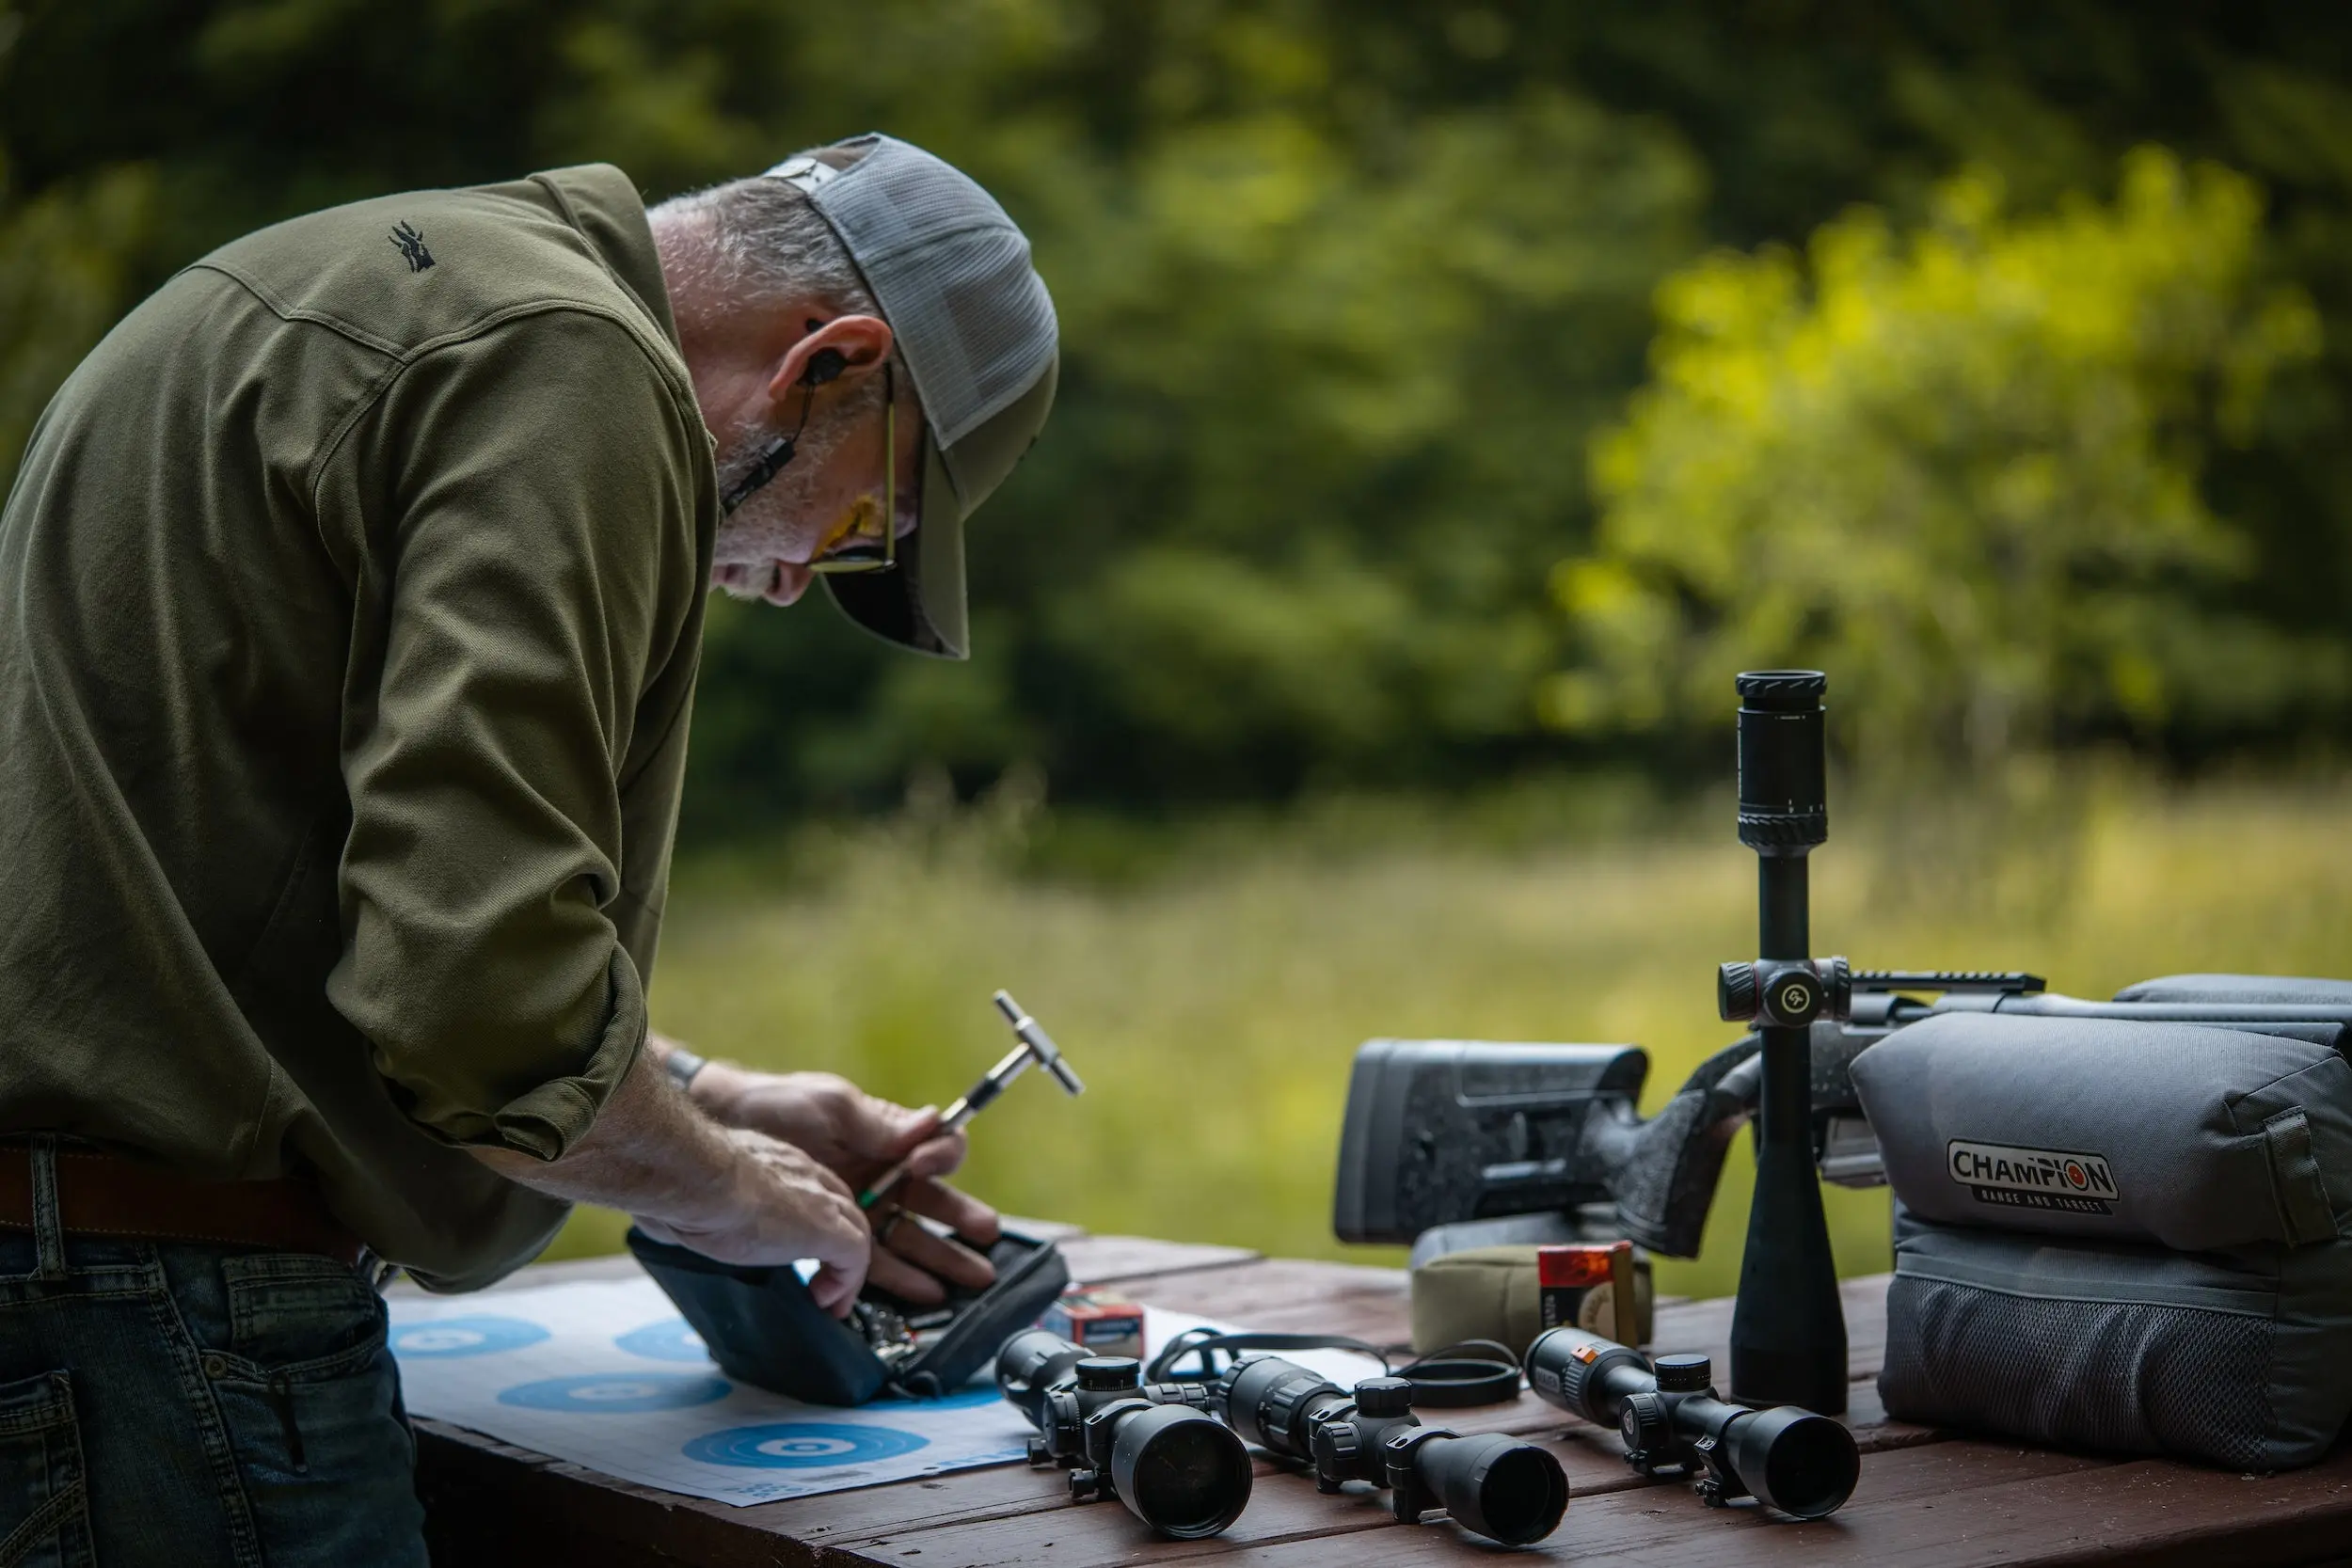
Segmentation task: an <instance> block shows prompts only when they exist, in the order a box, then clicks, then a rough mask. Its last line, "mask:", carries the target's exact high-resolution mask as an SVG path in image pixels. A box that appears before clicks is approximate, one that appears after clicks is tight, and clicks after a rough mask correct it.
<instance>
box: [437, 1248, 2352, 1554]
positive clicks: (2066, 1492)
mask: <svg viewBox="0 0 2352 1568" xmlns="http://www.w3.org/2000/svg"><path fill="white" fill-rule="evenodd" d="M1062 1244H1063V1248H1064V1250H1065V1251H1066V1252H1067V1253H1068V1254H1069V1257H1070V1265H1071V1272H1072V1274H1073V1276H1074V1277H1076V1278H1080V1279H1084V1280H1087V1281H1089V1283H1098V1284H1119V1285H1120V1286H1122V1287H1123V1288H1124V1289H1125V1290H1126V1291H1128V1293H1129V1294H1131V1295H1134V1296H1136V1297H1137V1298H1139V1299H1142V1300H1147V1301H1150V1302H1152V1304H1153V1305H1155V1306H1162V1307H1174V1308H1178V1309H1181V1310H1186V1311H1192V1312H1198V1313H1200V1314H1201V1315H1203V1316H1211V1317H1216V1318H1220V1319H1223V1320H1225V1321H1228V1322H1232V1323H1246V1324H1248V1326H1250V1327H1252V1328H1264V1329H1297V1330H1310V1331H1317V1332H1327V1333H1339V1334H1349V1335H1354V1336H1356V1337H1358V1338H1364V1339H1370V1340H1374V1341H1375V1342H1387V1341H1395V1340H1401V1339H1403V1338H1406V1321H1407V1309H1406V1308H1407V1302H1406V1279H1405V1275H1404V1274H1403V1272H1402V1271H1400V1270H1395V1269H1376V1268H1363V1267H1358V1266H1353V1265H1349V1264H1344V1263H1322V1262H1306V1261H1300V1260H1295V1259H1268V1258H1261V1257H1258V1256H1257V1255H1256V1254H1254V1253H1249V1252H1245V1251H1242V1250H1239V1249H1237V1248H1232V1247H1214V1246H1199V1245H1189V1244H1184V1243H1168V1242H1152V1241H1145V1240H1141V1239H1138V1238H1134V1237H1117V1236H1079V1235H1075V1234H1074V1233H1073V1234H1072V1235H1070V1236H1069V1237H1068V1238H1067V1239H1065V1240H1064V1241H1063V1243H1062ZM634 1268H635V1264H634V1263H633V1262H631V1261H630V1260H629V1259H626V1258H621V1259H596V1260H594V1261H591V1262H587V1263H569V1264H549V1265H542V1266H540V1267H537V1268H533V1269H528V1270H525V1271H523V1273H522V1274H521V1275H517V1276H516V1278H515V1279H513V1280H511V1281H509V1285H510V1286H513V1285H533V1284H545V1283H550V1282H552V1281H555V1280H558V1279H565V1278H581V1277H612V1276H615V1275H620V1274H626V1273H628V1272H630V1271H632V1270H633V1269H634ZM1885 1290H1886V1278H1885V1276H1884V1275H1879V1276H1876V1277H1872V1278H1867V1279H1856V1280H1850V1281H1848V1282H1847V1284H1846V1286H1845V1301H1846V1323H1847V1333H1848V1338H1849V1340H1850V1343H1851V1350H1850V1356H1849V1362H1850V1369H1849V1370H1850V1372H1851V1376H1852V1377H1853V1379H1854V1384H1853V1389H1852V1398H1851V1410H1850V1411H1849V1413H1848V1416H1847V1422H1848V1424H1849V1425H1850V1426H1851V1427H1852V1428H1853V1431H1854V1435H1855V1437H1856V1439H1857V1440H1858V1441H1859V1442H1860V1443H1861V1446H1862V1449H1863V1454H1864V1458H1863V1466H1862V1481H1861V1484H1860V1485H1859V1486H1857V1487H1856V1488H1855V1491H1854V1495H1853V1499H1852V1501H1851V1502H1849V1503H1848V1504H1847V1505H1846V1507H1845V1508H1844V1510H1842V1511H1841V1512H1840V1513H1837V1514H1836V1515H1835V1516H1833V1517H1831V1518H1829V1519H1825V1520H1820V1521H1818V1522H1816V1523H1812V1524H1799V1523H1796V1522H1794V1521H1791V1520H1788V1519H1784V1518H1777V1517H1773V1516H1771V1515H1768V1514H1763V1513H1759V1512H1758V1511H1756V1509H1754V1508H1753V1507H1747V1508H1735V1509H1729V1510H1723V1509H1709V1508H1707V1507H1705V1506H1703V1505H1702V1504H1701V1503H1700V1502H1699V1500H1698V1498H1697V1497H1694V1496H1693V1495H1692V1493H1691V1491H1690V1489H1689V1486H1688V1484H1687V1483H1684V1482H1679V1481H1657V1482H1653V1481H1644V1480H1643V1479H1642V1478H1640V1477H1639V1476H1636V1475H1635V1474H1633V1472H1632V1471H1631V1470H1629V1469H1628V1468H1627V1467H1626V1465H1625V1463H1624V1461H1623V1459H1622V1457H1621V1455H1622V1453H1623V1451H1624V1450H1623V1448H1622V1446H1621V1445H1620V1444H1619V1442H1618V1441H1617V1435H1616V1433H1613V1432H1604V1431H1602V1430H1601V1429H1599V1428H1597V1427H1594V1426H1590V1425H1588V1424H1586V1423H1583V1422H1581V1421H1579V1420H1576V1419H1575V1418H1571V1417H1568V1416H1565V1415H1564V1414H1563V1413H1562V1412H1560V1411H1558V1410H1555V1409H1553V1408H1551V1407H1550V1406H1549V1405H1545V1404H1542V1403H1540V1402H1537V1401H1536V1400H1535V1399H1534V1396H1532V1395H1527V1394H1522V1395H1521V1396H1520V1397H1519V1399H1518V1402H1517V1403H1515V1404H1504V1405H1496V1406H1492V1407H1490V1408H1486V1409H1479V1410H1466V1411H1447V1412H1443V1413H1441V1414H1439V1415H1438V1416H1436V1417H1433V1418H1432V1419H1433V1422H1435V1423H1437V1424H1442V1425H1445V1426H1448V1427H1451V1428H1453V1429H1454V1430H1456V1431H1461V1432H1509V1433H1519V1434H1523V1435H1527V1436H1530V1437H1534V1438H1536V1439H1538V1440H1541V1441H1543V1442H1544V1443H1546V1444H1547V1445H1548V1446H1549V1448H1550V1449H1552V1451H1553V1452H1554V1453H1556V1454H1557V1455H1558V1456H1559V1458H1560V1462H1561V1464H1562V1465H1564V1466H1565V1469H1566V1471H1567V1475H1568V1482H1569V1486H1570V1488H1571V1491H1572V1494H1573V1497H1572V1501H1571V1502H1570V1504H1569V1507H1568V1512H1567V1517H1566V1518H1565V1521H1564V1522H1563V1523H1562V1524H1561V1527H1560V1528H1559V1530H1558V1531H1557V1532H1555V1533H1554V1534H1553V1535H1552V1536H1551V1537H1550V1538H1549V1540H1547V1541H1545V1542H1543V1543H1542V1544H1540V1545H1539V1546H1537V1547H1534V1548H1531V1549H1529V1550H1527V1551H1525V1552H1522V1553H1518V1554H1512V1558H1513V1560H1538V1559H1540V1560H1557V1561H1560V1562H1575V1563H1578V1564H1581V1565H1584V1568H1599V1565H1602V1564H1637V1563H1638V1564H1645V1565H1655V1568H1669V1565H1683V1564H1688V1565H1692V1568H1741V1565H1745V1564H1797V1563H1805V1564H1842V1563H1855V1564H1862V1563H1867V1564H1883V1565H1919V1568H1927V1565H1935V1568H1963V1565H1967V1564H1976V1563H2035V1564H2055V1563H2093V1562H2096V1563H2125V1562H2128V1563H2165V1564H2193V1565H2195V1568H2225V1565H2226V1568H2235V1565H2237V1564H2249V1565H2250V1564H2270V1563H2302V1564H2322V1563H2342V1562H2352V1450H2343V1451H2339V1452H2338V1453H2337V1454H2335V1455H2332V1456H2331V1457H2329V1458H2328V1460H2327V1461H2325V1462H2324V1463H2322V1464H2320V1465H2314V1466H2312V1468H2310V1469H2305V1470H2296V1471H2290V1472H2288V1473H2286V1474H2283V1475H2277V1476H2260V1477H2256V1476H2238V1475H2233V1474H2229V1473H2226V1472H2221V1471H2215V1470H2209V1469H2204V1468H2201V1467H2198V1466H2194V1465H2176V1464H2171V1463H2169V1462H2164V1461H2153V1460H2139V1461H2132V1460H2122V1459H2114V1458H2101V1457H2094V1456H2089V1455H2083V1454H2067V1453H2053V1452H2047V1451H2043V1450H2039V1449H2021V1448H2017V1447H2014V1446H2010V1445H2005V1444H1996V1443H1987V1442H1978V1441H1967V1440H1962V1439H1957V1438H1952V1437H1948V1436H1946V1435H1945V1434H1943V1433H1936V1432H1931V1431H1928V1430H1925V1429H1922V1428H1918V1427H1913V1426H1906V1425H1904V1424H1902V1423H1900V1422H1896V1421H1889V1420H1888V1419H1886V1418H1885V1415H1884V1412H1883V1410H1882V1409H1881V1408H1880V1406H1879V1403H1878V1394H1877V1389H1876V1387H1875V1385H1874V1382H1873V1380H1874V1379H1875V1378H1876V1376H1877V1374H1878V1370H1879V1361H1880V1356H1881V1354H1882V1352H1883V1349H1884V1345H1885V1338H1886V1333H1885V1330H1886V1318H1885ZM1730 1328H1731V1303H1730V1302H1729V1301H1706V1302H1692V1303H1681V1304H1665V1305H1661V1307H1660V1308H1659V1312H1658V1344H1659V1348H1660V1349H1661V1350H1696V1351H1706V1352H1708V1353H1709V1354H1713V1355H1714V1356H1715V1358H1716V1365H1717V1366H1718V1367H1724V1366H1727V1365H1728V1360H1729V1351H1728V1340H1729V1336H1730ZM416 1425H417V1436H418V1485H419V1489H420V1491H421V1494H422V1496H423V1497H424V1500H425V1507H426V1512H427V1517H428V1529H429V1532H430V1534H431V1537H432V1541H433V1547H434V1561H435V1562H436V1563H437V1564H440V1565H441V1568H472V1565H475V1564H480V1565H482V1568H490V1565H497V1568H515V1565H517V1564H527V1563H538V1562H561V1563H564V1564H567V1565H570V1564H578V1565H583V1568H584V1565H589V1564H608V1563H610V1564H632V1565H634V1564H648V1565H651V1564H666V1565H674V1568H675V1565H681V1564H683V1565H692V1568H736V1565H744V1568H749V1565H752V1564H759V1565H761V1568H799V1565H803V1564H806V1565H816V1564H822V1565H824V1568H845V1565H849V1564H892V1565H895V1568H984V1565H992V1564H1021V1563H1051V1564H1066V1565H1068V1568H1083V1565H1088V1564H1105V1563H1148V1562H1161V1561H1173V1560H1178V1559H1184V1560H1192V1559H1201V1560H1207V1561H1206V1562H1204V1568H1225V1565H1226V1564H1229V1563H1230V1564H1233V1565H1236V1568H1238V1565H1240V1564H1251V1565H1260V1564H1263V1565H1266V1568H1310V1565H1312V1564H1336V1563H1345V1564H1347V1565H1348V1568H1389V1565H1391V1564H1398V1565H1402V1564H1409V1563H1424V1562H1474V1561H1476V1562H1486V1563H1490V1564H1491V1563H1493V1562H1494V1561H1496V1560H1497V1557H1496V1553H1497V1550H1498V1549H1497V1548H1495V1547H1493V1546H1491V1545H1486V1544H1480V1543H1478V1542H1477V1541H1475V1540H1474V1539H1473V1538H1471V1537H1469V1536H1466V1535H1464V1534H1462V1533H1461V1532H1460V1531H1458V1530H1457V1529H1455V1528H1454V1527H1453V1526H1451V1525H1447V1524H1436V1525H1421V1526H1407V1525H1399V1524H1397V1523H1395V1522H1394V1521H1393V1520H1392V1519H1391V1517H1390V1516H1389V1514H1388V1513H1386V1512H1385V1509H1384V1507H1383V1503H1384V1496H1375V1495H1370V1494H1366V1495H1361V1496H1359V1495H1353V1494H1350V1495H1343V1496H1339V1497H1323V1496H1320V1495H1318V1494H1317V1493H1316V1491H1315V1489H1314V1485H1313V1483H1312V1482H1311V1481H1309V1480H1307V1479H1305V1478H1304V1477H1300V1476H1295V1475H1290V1474H1284V1473H1280V1472H1279V1471H1277V1470H1276V1469H1275V1468H1274V1467H1273V1466H1271V1465H1265V1464H1263V1463H1262V1464H1261V1465H1260V1466H1259V1474H1260V1481H1259V1484H1258V1486H1257V1488H1256V1490H1255V1491H1254V1493H1253V1494H1252V1496H1251V1497H1250V1501H1249V1507H1248V1511H1247V1512H1245V1513H1243V1514H1242V1516H1241V1519H1240V1521H1239V1522H1238V1523H1236V1524H1235V1525H1234V1526H1233V1528H1232V1529H1231V1530H1229V1531H1228V1532H1227V1533H1226V1534H1224V1535H1222V1536H1219V1537H1216V1539H1214V1540H1209V1541H1187V1542H1173V1541H1163V1540H1160V1539H1158V1538H1156V1537H1154V1536H1152V1535H1151V1534H1150V1533H1149V1532H1148V1531H1146V1530H1145V1529H1144V1528H1143V1527H1142V1526H1141V1525H1140V1524H1138V1523H1137V1522H1136V1519H1135V1517H1134V1516H1133V1515H1131V1514H1130V1513H1127V1511H1126V1510H1125V1509H1123V1508H1121V1507H1120V1506H1119V1505H1118V1504H1117V1503H1112V1502H1104V1503H1094V1504H1085V1505H1078V1504H1073V1503H1071V1502H1070V1501H1069V1499H1068V1493H1067V1490H1066V1483H1065V1481H1064V1479H1063V1476H1062V1475H1061V1473H1060V1472H1058V1471H1033V1470H1030V1469H1028V1468H1026V1467H1025V1466H1021V1465H1007V1466H999V1467H993V1468H988V1469H979V1470H964V1471H960V1472H957V1473H954V1474H951V1475H945V1476H937V1477H931V1478H928V1479H924V1480H917V1481H900V1482H898V1483H896V1484H893V1485H887V1486H874V1487H867V1488H865V1489H862V1490H859V1491H853V1492H836V1493H830V1494H826V1495H824V1496H820V1497H802V1498H795V1499H792V1500H790V1501H786V1502H777V1503H769V1504H763V1505H761V1506H758V1507H755V1508H731V1507H729V1506H727V1505H726V1504H723V1503H717V1502H707V1501H704V1500H702V1499H700V1498H695V1497H681V1496H678V1495H676V1494H674V1493H667V1492H658V1491H654V1490H651V1489H649V1488H646V1487H642V1486H635V1485H632V1484H630V1483H628V1482H626V1481H615V1480H612V1478H610V1477H606V1476H602V1475H598V1474H596V1473H595V1472H594V1471H590V1470H586V1469H583V1468H581V1467H580V1466H579V1465H569V1464H565V1463H563V1462H560V1461H556V1460H552V1459H548V1458H547V1457H545V1456H544V1455H540V1454H536V1453H532V1452H529V1451H527V1450H525V1449H516V1448H514V1447H511V1446H509V1445H507V1444H503V1443H500V1442H496V1441H494V1440H492V1439H490V1438H486V1437H484V1436H481V1435H479V1434H477V1433H471V1432H468V1431H465V1430H463V1429H460V1428H456V1427H453V1426H449V1425H447V1424H445V1423H442V1422H438V1421H433V1420H426V1419H420V1420H418V1422H417V1423H416Z"/></svg>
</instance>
